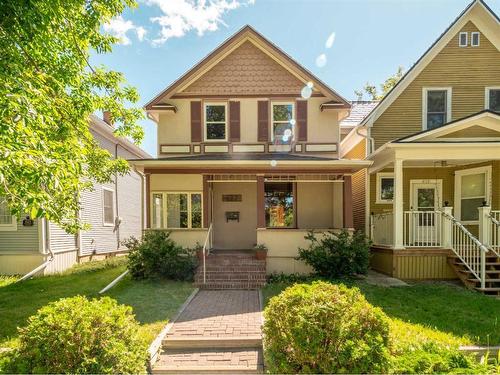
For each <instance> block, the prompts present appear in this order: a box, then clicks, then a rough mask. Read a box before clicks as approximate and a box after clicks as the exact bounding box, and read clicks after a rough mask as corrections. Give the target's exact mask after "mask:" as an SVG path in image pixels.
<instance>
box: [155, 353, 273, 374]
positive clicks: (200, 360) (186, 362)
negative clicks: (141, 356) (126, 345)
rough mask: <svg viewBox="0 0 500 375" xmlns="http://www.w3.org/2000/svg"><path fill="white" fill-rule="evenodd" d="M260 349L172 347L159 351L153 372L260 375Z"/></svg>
mask: <svg viewBox="0 0 500 375" xmlns="http://www.w3.org/2000/svg"><path fill="white" fill-rule="evenodd" d="M263 372H264V361H263V356H262V350H261V349H260V348H225V349H221V348H211V349H199V350H197V349H171V350H166V351H164V352H162V353H161V354H160V356H159V359H158V362H157V363H156V364H155V365H154V366H153V374H261V373H263Z"/></svg>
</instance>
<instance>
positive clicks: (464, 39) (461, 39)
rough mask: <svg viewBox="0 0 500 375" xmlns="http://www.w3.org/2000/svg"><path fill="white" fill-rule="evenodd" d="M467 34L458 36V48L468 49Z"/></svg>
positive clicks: (463, 33) (462, 33)
mask: <svg viewBox="0 0 500 375" xmlns="http://www.w3.org/2000/svg"><path fill="white" fill-rule="evenodd" d="M467 35H468V33H467V32H461V33H459V34H458V46H459V47H467Z"/></svg>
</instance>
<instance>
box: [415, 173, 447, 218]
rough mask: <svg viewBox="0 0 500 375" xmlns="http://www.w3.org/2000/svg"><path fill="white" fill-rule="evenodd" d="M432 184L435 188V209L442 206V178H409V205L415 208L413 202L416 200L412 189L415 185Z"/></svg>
mask: <svg viewBox="0 0 500 375" xmlns="http://www.w3.org/2000/svg"><path fill="white" fill-rule="evenodd" d="M426 184H427V185H432V186H433V187H435V188H436V193H437V197H436V211H437V210H439V209H440V208H441V207H442V206H443V180H442V179H437V180H422V179H420V180H410V202H409V203H410V207H413V209H416V208H415V203H416V202H417V200H416V198H417V197H415V195H414V194H413V190H415V185H426Z"/></svg>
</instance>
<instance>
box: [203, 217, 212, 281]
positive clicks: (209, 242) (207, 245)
mask: <svg viewBox="0 0 500 375" xmlns="http://www.w3.org/2000/svg"><path fill="white" fill-rule="evenodd" d="M212 228H213V223H210V226H209V227H208V232H207V236H206V237H205V242H204V243H203V284H206V283H207V256H208V255H209V253H210V249H212V243H213V236H212Z"/></svg>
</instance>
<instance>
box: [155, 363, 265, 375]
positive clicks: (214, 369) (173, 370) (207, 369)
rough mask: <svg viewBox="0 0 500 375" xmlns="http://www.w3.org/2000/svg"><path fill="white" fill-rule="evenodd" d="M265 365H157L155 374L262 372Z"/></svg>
mask: <svg viewBox="0 0 500 375" xmlns="http://www.w3.org/2000/svg"><path fill="white" fill-rule="evenodd" d="M263 371H264V366H263V365H260V364H258V365H255V366H186V367H184V366H183V367H178V366H156V367H155V368H153V374H260V373H263Z"/></svg>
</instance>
